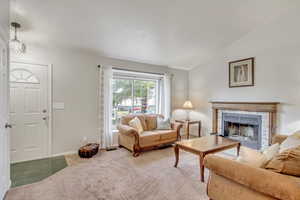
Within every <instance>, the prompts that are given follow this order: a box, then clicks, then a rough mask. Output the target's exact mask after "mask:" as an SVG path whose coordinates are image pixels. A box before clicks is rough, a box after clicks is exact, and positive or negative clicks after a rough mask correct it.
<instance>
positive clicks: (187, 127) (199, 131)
mask: <svg viewBox="0 0 300 200" xmlns="http://www.w3.org/2000/svg"><path fill="white" fill-rule="evenodd" d="M175 122H178V123H181V124H182V125H184V124H186V137H187V139H189V138H190V125H191V124H198V136H199V137H201V121H200V120H192V121H190V120H175Z"/></svg>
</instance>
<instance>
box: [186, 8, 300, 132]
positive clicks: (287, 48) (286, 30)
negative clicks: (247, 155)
mask: <svg viewBox="0 0 300 200" xmlns="http://www.w3.org/2000/svg"><path fill="white" fill-rule="evenodd" d="M299 19H300V12H299V7H295V8H294V9H293V10H290V11H289V12H288V13H285V14H282V15H281V16H280V17H279V18H278V19H276V20H274V21H272V22H270V23H269V24H266V25H264V26H262V27H258V28H257V29H255V30H254V31H252V32H250V33H248V34H247V35H246V36H244V37H242V38H241V39H239V40H238V41H236V42H234V43H233V44H232V45H230V46H229V47H228V48H226V49H224V50H222V51H220V52H219V55H218V56H216V57H215V59H213V60H212V61H211V62H210V63H208V64H206V65H203V66H199V67H197V68H194V69H193V70H191V71H190V72H189V80H190V81H189V83H190V90H189V92H190V96H191V99H192V101H193V103H194V104H195V106H196V108H197V109H196V112H193V113H191V115H192V117H193V118H197V119H201V120H202V121H203V125H204V128H203V131H204V132H205V133H209V132H210V131H211V126H212V121H211V119H212V117H211V104H210V103H209V101H210V100H228V101H243V100H244V101H279V102H281V105H280V106H279V114H278V130H277V132H278V133H284V134H291V133H292V132H293V131H296V130H300V26H299V25H298V24H299ZM248 57H255V86H254V87H243V88H229V87H228V62H229V61H232V60H238V59H242V58H248Z"/></svg>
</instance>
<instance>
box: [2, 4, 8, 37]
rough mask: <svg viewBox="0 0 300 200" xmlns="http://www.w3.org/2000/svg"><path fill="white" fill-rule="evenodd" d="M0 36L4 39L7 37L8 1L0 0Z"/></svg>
mask: <svg viewBox="0 0 300 200" xmlns="http://www.w3.org/2000/svg"><path fill="white" fill-rule="evenodd" d="M0 36H1V37H2V38H4V39H5V40H8V37H9V1H8V0H1V2H0Z"/></svg>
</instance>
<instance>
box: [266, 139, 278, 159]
mask: <svg viewBox="0 0 300 200" xmlns="http://www.w3.org/2000/svg"><path fill="white" fill-rule="evenodd" d="M279 148H280V145H279V143H276V144H273V145H271V146H270V147H268V148H267V149H265V150H264V152H263V154H264V155H265V156H266V158H267V161H270V160H271V159H272V158H274V156H276V155H277V154H278V152H279Z"/></svg>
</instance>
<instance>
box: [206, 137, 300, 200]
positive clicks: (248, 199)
mask: <svg viewBox="0 0 300 200" xmlns="http://www.w3.org/2000/svg"><path fill="white" fill-rule="evenodd" d="M285 138H286V136H281V135H277V136H275V137H274V138H273V143H277V142H279V143H281V142H282V141H283V140H284V139H285ZM205 166H206V167H207V168H208V169H210V175H209V176H210V177H209V181H208V183H207V194H208V196H209V198H210V199H211V200H240V199H243V200H253V199H255V200H300V178H299V177H293V176H287V175H283V174H279V173H275V172H272V171H269V170H266V169H263V168H257V167H252V166H250V165H247V164H244V163H240V162H237V161H235V160H230V159H226V158H222V157H219V156H216V155H208V156H207V157H206V158H205Z"/></svg>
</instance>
